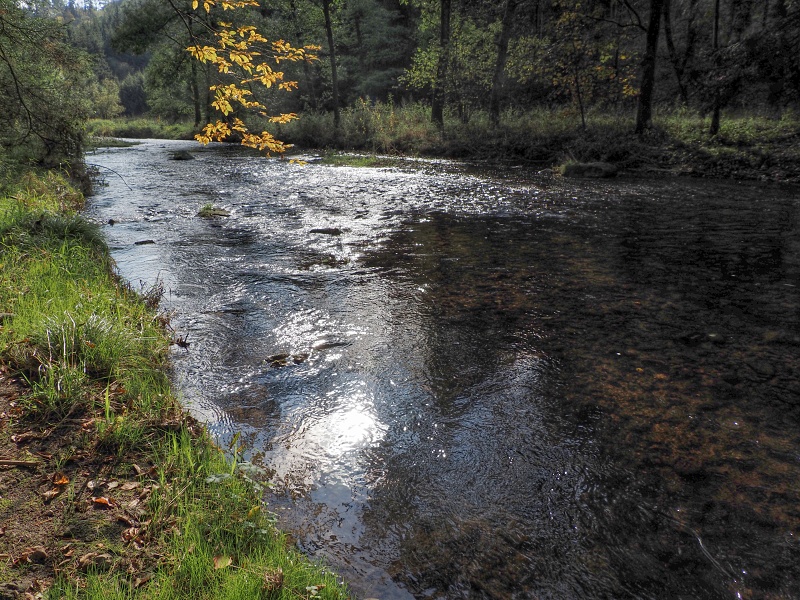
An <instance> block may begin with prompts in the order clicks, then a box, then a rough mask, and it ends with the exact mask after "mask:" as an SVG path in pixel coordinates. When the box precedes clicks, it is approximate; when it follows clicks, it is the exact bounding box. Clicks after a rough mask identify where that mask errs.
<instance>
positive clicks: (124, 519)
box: [117, 515, 139, 527]
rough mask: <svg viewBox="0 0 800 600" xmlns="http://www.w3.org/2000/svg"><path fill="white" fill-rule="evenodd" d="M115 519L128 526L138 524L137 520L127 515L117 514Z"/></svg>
mask: <svg viewBox="0 0 800 600" xmlns="http://www.w3.org/2000/svg"><path fill="white" fill-rule="evenodd" d="M117 521H119V522H120V523H124V524H125V525H127V526H128V527H137V526H138V525H139V521H137V520H136V519H134V518H131V517H129V516H128V515H117Z"/></svg>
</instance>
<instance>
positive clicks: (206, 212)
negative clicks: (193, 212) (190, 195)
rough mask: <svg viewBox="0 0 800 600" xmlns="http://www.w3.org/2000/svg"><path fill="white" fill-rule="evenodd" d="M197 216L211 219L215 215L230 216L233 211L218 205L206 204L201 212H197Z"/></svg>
mask: <svg viewBox="0 0 800 600" xmlns="http://www.w3.org/2000/svg"><path fill="white" fill-rule="evenodd" d="M197 216H198V217H203V218H204V219H211V218H213V217H230V216H231V213H230V211H227V210H225V209H224V208H219V207H218V206H204V207H203V208H201V209H200V212H198V213H197Z"/></svg>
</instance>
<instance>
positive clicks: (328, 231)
mask: <svg viewBox="0 0 800 600" xmlns="http://www.w3.org/2000/svg"><path fill="white" fill-rule="evenodd" d="M308 233H321V234H323V235H342V230H341V229H339V228H338V227H317V228H315V229H312V230H310V231H309V232H308Z"/></svg>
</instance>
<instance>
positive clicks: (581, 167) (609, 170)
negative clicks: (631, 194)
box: [563, 162, 618, 179]
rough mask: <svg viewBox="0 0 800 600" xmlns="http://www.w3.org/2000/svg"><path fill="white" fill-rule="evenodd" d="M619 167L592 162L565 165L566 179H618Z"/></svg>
mask: <svg viewBox="0 0 800 600" xmlns="http://www.w3.org/2000/svg"><path fill="white" fill-rule="evenodd" d="M617 170H618V169H617V167H616V165H612V164H611V163H605V162H591V163H570V164H567V165H564V173H563V175H564V177H583V178H587V179H598V178H605V177H616V176H617Z"/></svg>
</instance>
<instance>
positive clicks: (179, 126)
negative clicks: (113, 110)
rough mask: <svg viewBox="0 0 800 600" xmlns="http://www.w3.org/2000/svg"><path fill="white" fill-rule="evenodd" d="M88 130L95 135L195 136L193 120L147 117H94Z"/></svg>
mask: <svg viewBox="0 0 800 600" xmlns="http://www.w3.org/2000/svg"><path fill="white" fill-rule="evenodd" d="M86 131H87V133H88V134H89V135H91V136H95V137H120V138H134V139H136V138H139V139H153V138H155V139H167V140H191V139H192V138H193V137H194V127H193V126H192V124H191V122H187V121H183V122H178V123H171V122H168V121H165V120H163V119H153V118H145V117H134V118H118V119H92V120H90V121H89V122H88V123H87V126H86Z"/></svg>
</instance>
